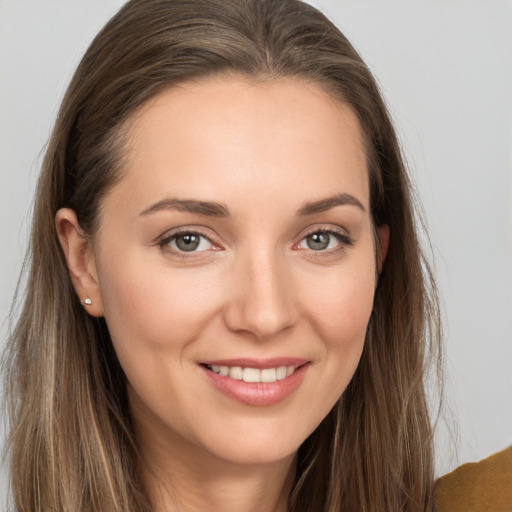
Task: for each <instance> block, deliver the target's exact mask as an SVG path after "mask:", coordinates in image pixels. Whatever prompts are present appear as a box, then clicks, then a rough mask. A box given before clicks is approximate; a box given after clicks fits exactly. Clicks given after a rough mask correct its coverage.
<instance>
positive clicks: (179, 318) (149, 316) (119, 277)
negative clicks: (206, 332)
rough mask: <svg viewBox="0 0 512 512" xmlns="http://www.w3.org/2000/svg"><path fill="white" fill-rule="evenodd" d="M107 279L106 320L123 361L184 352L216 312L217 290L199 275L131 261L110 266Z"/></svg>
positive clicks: (103, 285) (104, 292) (105, 271)
mask: <svg viewBox="0 0 512 512" xmlns="http://www.w3.org/2000/svg"><path fill="white" fill-rule="evenodd" d="M109 261H115V262H118V261H119V260H116V259H115V258H112V259H110V260H109ZM102 276H104V278H101V279H100V284H101V290H102V298H103V304H104V314H105V319H106V322H107V324H108V327H109V331H110V334H111V337H112V341H113V343H114V347H115V348H116V351H117V352H118V356H119V358H120V359H128V358H130V359H132V358H135V356H137V357H139V356H142V357H143V356H144V353H148V354H150V353H151V354H154V355H156V356H158V354H159V353H161V352H164V351H167V352H168V351H169V350H173V349H180V350H182V349H183V348H184V347H186V346H187V344H188V343H189V342H190V341H192V340H194V338H195V337H196V336H197V335H198V333H200V332H201V330H202V329H203V327H204V325H205V323H207V322H208V320H209V318H210V316H211V313H212V311H214V310H215V308H216V304H215V300H216V297H215V294H214V292H213V290H211V288H210V287H205V286H204V279H203V278H201V276H199V275H197V274H196V275H190V274H189V273H187V272H171V271H170V270H169V269H165V268H162V265H159V266H157V265H151V264H148V261H147V260H146V261H141V260H140V259H139V258H132V259H131V261H130V260H128V261H125V262H124V263H123V264H122V265H120V264H115V265H111V264H109V263H108V262H107V263H106V264H105V265H104V266H103V267H102V272H101V274H100V277H102ZM107 276H108V277H107Z"/></svg>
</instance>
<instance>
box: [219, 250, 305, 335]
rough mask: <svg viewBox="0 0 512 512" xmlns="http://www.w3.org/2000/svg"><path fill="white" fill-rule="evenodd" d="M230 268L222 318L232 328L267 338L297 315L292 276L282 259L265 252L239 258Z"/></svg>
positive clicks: (289, 323) (291, 321)
mask: <svg viewBox="0 0 512 512" xmlns="http://www.w3.org/2000/svg"><path fill="white" fill-rule="evenodd" d="M235 267H236V268H234V269H232V270H233V271H232V272H230V279H229V281H230V293H229V295H230V296H229V297H228V299H227V301H226V304H225V308H224V320H225V323H226V325H227V326H228V328H229V329H230V330H232V331H234V332H239V333H243V332H245V333H250V334H251V335H253V336H255V337H257V338H258V339H264V338H270V337H272V336H275V335H276V334H279V333H280V332H282V331H284V330H286V329H288V328H290V327H292V326H293V325H294V324H295V323H296V321H297V319H298V308H297V304H296V301H295V294H294V292H293V280H292V279H291V275H290V271H289V269H288V267H287V264H286V262H285V261H282V259H281V258H279V256H278V255H275V254H272V253H271V252H270V251H269V252H266V253H265V252H258V253H253V254H251V255H250V256H249V255H248V256H247V257H245V258H240V260H239V261H238V262H236V264H235Z"/></svg>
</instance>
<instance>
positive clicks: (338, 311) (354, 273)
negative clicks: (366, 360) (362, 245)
mask: <svg viewBox="0 0 512 512" xmlns="http://www.w3.org/2000/svg"><path fill="white" fill-rule="evenodd" d="M374 275H375V265H374V261H373V258H367V259H366V261H361V262H356V264H355V265H351V266H349V267H347V268H343V269H341V270H340V271H339V272H332V273H330V274H329V275H325V276H324V277H323V279H318V278H317V279H316V280H315V281H314V282H313V283H310V284H311V286H310V287H309V288H310V290H311V293H309V294H308V299H307V300H308V303H309V306H308V310H309V312H310V314H311V319H312V322H313V323H314V325H315V327H316V329H317V331H318V332H320V333H321V336H322V338H323V339H324V342H325V344H326V345H327V348H328V349H330V350H339V351H344V352H350V351H352V350H356V351H357V350H359V351H360V350H362V344H363V343H364V338H365V335H366V329H367V326H368V322H369V319H370V315H371V312H372V309H373V298H374V293H375V277H374Z"/></svg>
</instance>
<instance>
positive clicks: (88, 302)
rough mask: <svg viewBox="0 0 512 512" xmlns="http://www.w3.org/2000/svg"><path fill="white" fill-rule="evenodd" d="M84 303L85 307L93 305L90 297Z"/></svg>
mask: <svg viewBox="0 0 512 512" xmlns="http://www.w3.org/2000/svg"><path fill="white" fill-rule="evenodd" d="M83 303H84V305H85V306H90V305H91V304H92V300H91V299H89V297H87V299H85V300H84V302H83Z"/></svg>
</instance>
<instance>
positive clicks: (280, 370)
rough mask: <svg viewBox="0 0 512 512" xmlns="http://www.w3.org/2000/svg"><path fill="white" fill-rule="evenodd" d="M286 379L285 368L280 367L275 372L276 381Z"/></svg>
mask: <svg viewBox="0 0 512 512" xmlns="http://www.w3.org/2000/svg"><path fill="white" fill-rule="evenodd" d="M285 378H286V366H280V367H279V368H277V370H276V379H277V380H282V379H285Z"/></svg>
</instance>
